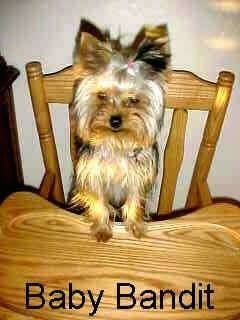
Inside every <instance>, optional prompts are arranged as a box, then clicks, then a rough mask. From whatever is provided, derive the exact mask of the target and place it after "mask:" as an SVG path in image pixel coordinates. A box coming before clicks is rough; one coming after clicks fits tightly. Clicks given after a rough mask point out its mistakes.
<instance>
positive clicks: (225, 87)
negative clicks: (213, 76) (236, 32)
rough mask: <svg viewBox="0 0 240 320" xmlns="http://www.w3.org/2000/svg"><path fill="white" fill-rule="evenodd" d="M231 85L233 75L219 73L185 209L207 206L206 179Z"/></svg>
mask: <svg viewBox="0 0 240 320" xmlns="http://www.w3.org/2000/svg"><path fill="white" fill-rule="evenodd" d="M233 83H234V74H232V73H230V72H225V71H223V72H220V73H219V77H218V82H217V92H216V98H215V100H214V104H213V106H212V110H211V111H210V112H209V113H208V118H207V121H206V125H205V129H204V132H203V137H202V141H201V145H200V148H199V151H198V155H197V160H196V163H195V166H194V170H193V175H192V180H191V184H190V188H189V192H188V196H187V201H186V207H187V208H193V207H197V206H203V205H208V204H209V196H208V193H209V192H208V186H207V178H208V173H209V171H210V167H211V164H212V160H213V157H214V154H215V149H216V146H217V141H218V138H219V136H220V132H221V129H222V125H223V120H224V118H225V114H226V110H227V107H228V103H229V100H230V96H231V92H232V86H233ZM201 187H202V190H201ZM199 188H200V191H199ZM202 196H203V197H204V198H205V199H206V202H203V197H202Z"/></svg>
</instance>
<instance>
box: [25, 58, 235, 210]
mask: <svg viewBox="0 0 240 320" xmlns="http://www.w3.org/2000/svg"><path fill="white" fill-rule="evenodd" d="M27 73H28V80H29V87H30V93H31V97H32V102H33V109H34V114H35V118H36V123H37V128H38V134H39V139H40V142H41V148H42V153H43V159H44V164H45V169H46V170H47V171H51V172H53V173H54V174H55V177H56V178H55V184H54V189H53V196H54V199H55V200H57V201H60V202H64V197H63V186H62V182H61V174H60V170H59V163H58V158H57V150H56V146H55V141H54V137H53V133H52V125H51V119H50V115H49V109H48V103H63V104H69V105H71V103H72V100H73V95H74V88H75V86H76V84H77V83H78V81H80V80H81V79H82V78H84V70H83V69H81V66H79V65H78V64H75V65H73V66H69V67H67V68H65V69H63V70H61V71H59V72H56V73H52V74H45V75H44V74H42V69H41V64H40V63H39V62H34V63H29V64H27ZM166 82H167V85H166V97H165V98H166V107H167V108H173V109H174V116H173V123H172V129H171V131H170V135H169V139H168V143H167V148H166V151H165V160H164V174H163V181H162V184H161V193H160V200H159V205H158V213H159V214H162V213H163V214H164V213H169V212H170V211H171V209H172V203H173V199H174V195H175V188H176V183H177V177H178V172H179V169H180V166H181V162H182V158H183V144H184V137H185V129H186V119H187V117H186V113H187V110H206V111H208V120H207V123H206V126H205V131H204V136H203V140H202V143H201V146H200V148H199V152H198V157H197V160H196V163H195V167H194V172H193V176H192V180H191V186H190V189H189V192H188V196H187V201H186V207H187V208H192V207H200V206H206V205H208V204H209V203H211V194H210V191H209V188H208V185H207V177H208V173H209V170H210V166H211V163H212V159H213V156H214V152H215V148H216V143H217V140H218V137H219V134H220V131H221V127H222V123H223V119H224V115H225V112H226V108H227V106H228V102H229V99H230V95H231V89H232V85H233V82H234V75H233V74H232V73H230V72H226V71H223V72H220V73H219V78H218V81H217V83H213V82H210V81H207V80H204V79H202V78H200V77H198V76H197V75H195V74H193V73H192V72H189V71H181V70H177V71H169V72H167V73H166ZM69 120H70V150H71V158H72V161H73V165H74V164H75V163H76V154H77V150H76V144H75V128H76V123H74V120H73V118H72V117H71V115H70V117H69ZM175 128H176V129H175ZM178 134H179V137H178ZM175 143H176V146H177V147H176V148H174V144H175ZM169 161H170V162H169Z"/></svg>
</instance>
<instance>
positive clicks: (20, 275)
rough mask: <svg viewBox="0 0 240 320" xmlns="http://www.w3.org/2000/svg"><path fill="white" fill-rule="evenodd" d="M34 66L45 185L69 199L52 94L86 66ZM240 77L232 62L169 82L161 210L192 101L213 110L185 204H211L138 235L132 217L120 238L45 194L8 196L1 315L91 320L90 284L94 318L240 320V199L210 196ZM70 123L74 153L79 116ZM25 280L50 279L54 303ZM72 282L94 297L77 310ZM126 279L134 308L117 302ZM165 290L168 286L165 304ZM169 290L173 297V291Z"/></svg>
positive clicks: (59, 94)
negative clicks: (47, 69)
mask: <svg viewBox="0 0 240 320" xmlns="http://www.w3.org/2000/svg"><path fill="white" fill-rule="evenodd" d="M27 72H28V79H29V84H30V92H31V97H32V102H33V106H34V113H35V116H36V122H37V127H38V133H39V137H40V142H41V148H42V152H43V158H44V164H45V168H46V173H45V177H44V179H43V183H42V186H41V191H40V193H41V195H45V196H46V197H49V196H51V197H53V198H54V199H55V200H57V201H60V202H64V197H63V188H62V182H61V175H60V170H59V164H58V159H57V152H56V146H55V142H54V137H53V131H52V125H51V121H50V114H49V108H48V103H51V102H58V103H64V104H69V103H71V101H72V96H73V88H74V81H75V79H76V78H78V77H79V75H78V72H77V70H75V68H74V67H68V68H67V69H65V70H63V71H60V72H58V73H56V74H52V75H43V74H42V70H41V65H40V63H39V62H34V63H30V64H28V65H27ZM233 80H234V76H233V74H232V73H229V72H225V71H224V72H221V73H220V74H219V78H218V81H217V83H211V82H208V81H205V80H202V79H200V78H198V77H197V76H195V75H194V74H192V73H190V72H186V71H174V72H173V74H172V78H171V82H170V83H169V86H168V92H167V107H171V108H174V111H173V118H172V125H171V130H170V134H169V138H168V142H167V147H166V150H165V155H164V174H163V182H162V186H161V193H160V201H159V206H158V212H159V213H160V214H161V213H168V212H170V211H171V209H172V202H173V196H174V191H175V186H176V181H177V176H178V172H179V169H180V166H181V161H182V157H183V149H184V137H185V129H186V123H187V109H193V110H194V109H198V110H206V111H207V112H208V119H207V123H206V127H205V131H204V134H203V138H202V142H201V145H200V149H199V153H198V157H197V161H196V165H195V169H194V173H193V177H192V182H191V186H190V190H189V194H188V197H187V202H186V207H187V208H192V207H195V206H206V205H208V206H206V207H204V208H201V209H200V210H196V211H194V213H191V214H188V215H184V216H176V215H175V216H173V215H171V217H172V218H171V219H166V220H164V221H152V222H149V223H148V230H147V232H146V234H145V236H144V237H142V238H141V239H140V240H139V239H136V238H134V237H133V236H131V235H130V234H129V233H128V232H127V231H126V230H125V228H124V225H122V224H117V223H115V224H114V225H113V238H112V239H110V240H109V241H108V242H107V243H98V242H96V240H95V239H92V238H91V237H90V235H89V225H88V223H87V222H86V221H85V220H84V219H83V217H82V216H79V215H74V214H72V213H70V212H68V211H66V210H63V209H60V208H59V207H57V206H56V205H54V204H52V203H51V202H49V201H47V200H45V199H43V197H41V196H39V195H36V194H33V193H30V192H18V193H15V194H12V195H11V196H9V197H8V198H7V199H6V200H5V201H4V202H3V204H2V205H1V206H0V284H1V285H0V319H1V320H3V319H4V320H5V319H6V320H10V319H11V320H42V319H45V320H63V319H64V320H65V319H66V320H68V319H69V320H86V319H89V318H90V315H89V312H92V309H93V308H91V302H90V297H89V296H88V295H87V294H88V292H89V291H91V293H92V294H93V295H94V300H95V301H96V298H97V297H98V296H99V292H100V290H104V294H103V298H102V299H101V302H100V304H99V308H98V309H97V310H96V313H95V314H94V319H96V320H103V319H104V320H112V319H118V320H125V319H129V320H130V319H131V320H139V319H144V320H166V319H168V320H183V319H184V320H193V319H194V320H201V319H204V320H213V319H214V320H239V315H240V299H239V296H240V255H239V252H240V208H238V207H237V206H233V205H230V204H224V203H223V204H212V205H209V204H210V203H211V196H210V192H209V189H208V186H207V176H208V172H209V168H210V165H211V162H212V158H213V155H214V151H215V147H216V143H217V139H218V137H219V133H220V130H221V126H222V122H223V119H224V115H225V112H226V108H227V105H228V102H229V98H230V94H231V89H232V85H233ZM71 128H72V134H71V142H72V144H71V151H72V158H73V161H74V159H75V158H74V157H75V156H74V152H75V150H74V148H73V146H74V144H73V132H74V131H73V130H74V123H71ZM168 218H169V217H168ZM26 283H28V284H29V283H30V284H31V286H32V287H33V288H32V287H31V288H32V289H30V292H31V294H34V293H35V294H37V293H39V292H40V289H39V286H36V283H38V284H39V283H40V284H41V285H42V286H43V288H44V293H43V295H44V297H45V300H46V303H45V305H44V306H43V307H42V308H39V309H36V308H30V309H29V308H27V307H26V301H27V299H26ZM70 283H71V284H72V286H73V289H76V290H82V292H83V294H84V296H86V303H83V304H84V305H83V306H82V307H81V308H79V309H71V308H69V304H68V300H69V299H68V291H69V289H68V288H69V284H70ZM119 283H120V284H121V283H122V284H121V286H122V287H121V290H120V291H121V294H124V293H125V294H126V293H131V292H132V291H131V290H132V288H133V287H134V288H135V290H136V292H135V293H134V296H135V298H136V305H135V306H133V307H132V308H128V309H126V308H125V309H119V308H117V285H118V284H119ZM32 284H35V286H34V285H32ZM123 284H125V286H124V285H123ZM130 285H131V286H130ZM207 285H210V289H211V290H214V293H213V294H212V295H211V298H210V301H209V304H208V302H207V300H206V294H205V293H204V290H206V289H207ZM194 286H195V289H196V291H194V293H193V290H194ZM124 289H125V290H124ZM53 290H61V292H64V296H65V295H66V296H67V298H66V299H65V300H64V301H62V302H61V301H60V300H61V296H60V291H58V293H55V294H54V295H52V296H51V297H49V295H50V293H52V292H53ZM144 290H146V291H145V292H144ZM160 290H163V291H165V292H166V294H165V296H164V301H163V303H162V306H161V303H160V301H161V300H160ZM167 290H168V291H167ZM169 290H172V292H173V294H174V297H172V298H171V296H172V295H171V294H170V293H169ZM185 290H190V291H191V290H192V291H191V292H192V296H193V295H194V296H195V299H196V301H194V302H193V298H192V300H191V297H190V296H189V293H188V296H187V297H185V298H186V299H184V306H186V308H187V310H185V309H184V308H183V307H181V306H180V304H179V302H178V301H180V295H181V294H182V293H184V291H185ZM152 292H154V293H155V294H156V296H157V298H156V300H157V301H156V309H154V308H153V307H151V304H152V301H151V297H152ZM188 292H189V291H188ZM185 293H186V291H185ZM201 293H202V300H200V297H201ZM61 295H62V294H61ZM149 295H150V297H149ZM143 297H144V298H145V302H144V304H143V305H144V306H146V307H147V306H149V305H150V307H151V309H150V308H147V309H143V308H142V307H141V304H140V300H141V298H143ZM50 298H53V299H54V298H56V300H55V304H57V305H58V306H59V305H60V304H61V303H62V304H61V308H56V309H52V308H51V307H50V306H49V299H50ZM75 298H76V299H75V300H74V303H75V304H80V303H81V301H83V300H79V299H80V298H79V296H77V297H75ZM149 298H150V299H149ZM33 300H34V301H32V299H31V301H30V302H29V305H30V306H33V305H35V306H36V304H37V305H38V306H39V303H41V300H40V301H39V298H37V299H34V298H33ZM131 302H132V300H129V299H128V298H126V299H120V305H121V306H122V305H125V306H126V304H127V305H129V304H131ZM174 302H175V303H176V308H174V307H175V305H174ZM65 305H66V306H65ZM189 306H190V307H189ZM212 307H213V308H212Z"/></svg>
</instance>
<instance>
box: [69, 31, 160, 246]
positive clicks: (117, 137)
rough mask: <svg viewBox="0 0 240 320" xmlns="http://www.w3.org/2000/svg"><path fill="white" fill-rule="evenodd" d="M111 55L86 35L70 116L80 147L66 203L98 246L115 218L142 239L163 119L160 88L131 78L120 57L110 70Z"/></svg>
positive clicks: (110, 233) (80, 50)
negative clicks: (79, 212)
mask: <svg viewBox="0 0 240 320" xmlns="http://www.w3.org/2000/svg"><path fill="white" fill-rule="evenodd" d="M110 51H111V50H110V49H109V48H108V47H107V46H106V45H104V44H102V43H101V42H99V41H98V40H97V39H96V38H94V37H92V36H86V35H85V34H84V35H83V36H82V38H81V45H80V47H79V48H77V50H76V52H79V54H80V57H79V63H80V65H81V66H82V68H83V69H85V70H86V74H88V76H87V77H86V78H85V79H84V80H83V81H82V82H80V83H79V84H78V85H77V87H76V92H75V99H74V106H73V107H74V109H73V113H74V114H75V117H76V120H77V134H78V136H79V139H80V140H81V141H82V148H80V150H79V159H78V161H77V164H76V167H75V179H74V184H73V190H72V193H71V197H70V201H69V204H70V206H72V207H78V206H81V207H83V208H85V213H86V215H87V217H88V219H89V220H90V221H91V222H92V233H93V235H94V236H95V237H96V239H97V240H99V241H107V240H108V239H109V238H110V237H111V235H112V231H111V223H112V222H111V221H112V219H111V218H113V219H114V216H115V215H116V214H117V215H120V216H122V218H123V220H124V221H125V222H126V228H127V229H128V230H129V231H130V232H132V233H133V234H134V236H136V237H140V236H141V235H142V234H143V232H144V225H143V215H144V207H145V201H146V199H147V196H148V193H149V191H150V189H151V186H152V184H153V182H154V179H155V177H156V174H157V172H156V171H157V153H156V149H155V146H154V145H155V142H156V136H157V132H158V129H159V122H160V120H161V117H162V114H163V112H162V107H163V105H162V104H163V99H162V98H163V97H162V88H161V83H160V82H154V81H149V80H148V79H145V78H144V79H143V78H142V77H141V76H139V77H135V76H132V75H131V74H129V73H128V72H126V71H125V69H124V68H125V65H124V64H123V67H122V66H121V63H122V62H121V61H122V60H121V57H120V58H119V57H118V56H117V57H115V56H114V57H115V58H113V60H111V59H110V61H111V63H112V65H113V66H111V63H110V67H109V65H108V64H107V63H106V61H107V60H108V59H109V52H110ZM94 57H95V58H94ZM114 59H115V60H114ZM118 59H119V61H120V67H119V66H117V67H116V64H117V61H118ZM151 74H152V73H151ZM116 116H117V117H118V118H120V119H121V124H120V126H119V127H117V128H114V127H113V125H112V123H111V119H112V117H116Z"/></svg>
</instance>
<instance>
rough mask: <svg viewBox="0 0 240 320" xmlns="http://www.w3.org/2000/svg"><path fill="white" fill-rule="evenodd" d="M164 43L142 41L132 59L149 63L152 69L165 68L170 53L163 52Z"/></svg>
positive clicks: (160, 69) (158, 70)
mask: <svg viewBox="0 0 240 320" xmlns="http://www.w3.org/2000/svg"><path fill="white" fill-rule="evenodd" d="M165 44H166V43H162V44H156V43H153V42H151V41H148V40H147V41H144V42H143V44H142V45H140V47H139V49H138V51H137V53H136V56H135V58H134V61H143V62H145V63H147V64H149V65H150V66H151V67H152V68H153V70H154V71H157V72H160V71H162V70H164V69H166V68H167V66H168V63H169V58H170V56H171V55H170V54H169V53H165V52H164V50H163V46H164V45H165Z"/></svg>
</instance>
